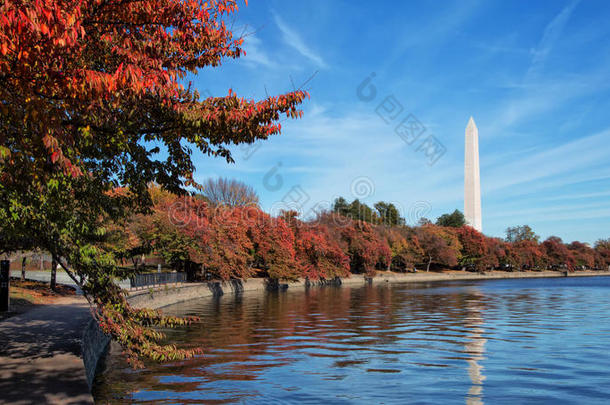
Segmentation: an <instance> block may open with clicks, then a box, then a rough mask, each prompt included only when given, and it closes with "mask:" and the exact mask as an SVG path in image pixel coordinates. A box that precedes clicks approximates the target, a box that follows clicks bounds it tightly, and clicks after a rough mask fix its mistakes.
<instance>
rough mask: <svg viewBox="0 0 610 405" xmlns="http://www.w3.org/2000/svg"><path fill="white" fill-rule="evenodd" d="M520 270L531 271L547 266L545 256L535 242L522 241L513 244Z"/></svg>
mask: <svg viewBox="0 0 610 405" xmlns="http://www.w3.org/2000/svg"><path fill="white" fill-rule="evenodd" d="M512 249H513V251H514V255H515V258H516V261H517V265H518V267H519V268H520V269H524V270H531V269H535V268H540V267H544V266H546V260H545V255H544V252H543V251H542V249H541V248H540V245H539V244H538V243H536V242H535V241H533V240H527V239H526V240H520V241H518V242H515V243H513V244H512Z"/></svg>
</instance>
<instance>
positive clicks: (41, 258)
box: [40, 253, 44, 271]
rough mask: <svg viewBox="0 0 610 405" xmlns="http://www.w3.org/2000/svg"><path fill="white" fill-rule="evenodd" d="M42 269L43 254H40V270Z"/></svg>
mask: <svg viewBox="0 0 610 405" xmlns="http://www.w3.org/2000/svg"><path fill="white" fill-rule="evenodd" d="M43 270H44V255H43V254H42V253H41V254H40V271H43Z"/></svg>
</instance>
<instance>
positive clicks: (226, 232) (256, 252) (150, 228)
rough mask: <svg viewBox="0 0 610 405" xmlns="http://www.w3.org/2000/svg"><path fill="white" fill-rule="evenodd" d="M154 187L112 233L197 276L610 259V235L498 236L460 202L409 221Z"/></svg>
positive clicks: (337, 207) (512, 232)
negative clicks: (147, 200)
mask: <svg viewBox="0 0 610 405" xmlns="http://www.w3.org/2000/svg"><path fill="white" fill-rule="evenodd" d="M232 187H235V184H233V185H232ZM216 191H217V190H216ZM151 193H152V197H153V201H154V207H153V210H152V212H151V213H150V214H138V215H134V216H133V217H132V219H131V220H130V221H129V223H127V224H123V225H121V226H118V225H114V226H115V228H116V232H114V233H113V234H114V235H115V236H114V237H113V238H111V240H110V241H108V242H107V243H109V244H111V245H112V246H113V247H114V249H115V252H116V254H117V256H118V257H121V258H123V259H124V260H129V259H131V260H133V263H134V265H136V266H137V265H138V260H139V258H140V257H142V255H146V254H151V253H152V254H155V255H158V256H160V257H162V258H163V259H164V260H165V262H166V263H167V264H169V265H170V266H172V267H174V268H176V269H180V270H186V271H188V272H190V273H191V275H192V276H194V277H200V278H201V277H205V276H208V277H210V276H212V277H219V278H222V279H230V278H248V277H255V276H258V277H270V278H281V279H294V278H299V277H309V278H315V279H317V278H325V279H330V278H334V277H336V276H346V275H348V274H349V273H366V274H368V275H373V274H374V273H375V272H376V271H378V270H384V271H385V270H391V271H396V272H408V271H413V270H414V269H415V268H417V269H419V270H429V269H431V268H455V269H468V270H472V271H484V270H490V269H502V270H509V271H512V270H544V269H557V270H559V269H564V270H576V269H608V266H610V239H607V240H599V241H598V242H597V243H596V244H595V246H594V247H591V246H589V245H588V244H586V243H581V242H572V243H569V244H566V243H563V242H562V240H561V239H560V238H558V237H550V238H548V239H546V240H545V241H543V242H539V238H538V236H537V235H536V234H535V233H534V232H533V231H532V230H531V228H530V227H529V226H527V225H525V226H519V227H514V228H509V229H507V237H506V239H501V238H492V237H488V236H485V235H483V234H482V233H480V232H478V231H476V230H475V229H473V228H472V227H469V226H467V225H465V222H464V216H463V215H462V213H461V212H460V211H458V210H456V211H454V212H453V213H450V214H445V215H442V216H441V217H439V218H438V219H437V221H436V223H432V222H431V221H428V220H426V219H422V220H421V221H420V223H419V224H418V225H417V226H407V225H405V220H404V219H403V218H401V217H400V215H399V212H398V210H397V209H396V207H395V206H394V205H393V204H389V203H384V202H380V203H377V204H375V206H374V208H371V207H368V206H366V205H365V204H363V203H361V202H359V201H358V200H355V201H353V202H351V203H348V202H347V201H346V200H345V199H343V198H339V199H337V200H336V201H335V203H334V205H333V207H332V209H331V210H329V211H328V212H322V213H319V214H318V216H317V218H315V219H312V220H308V221H302V220H300V219H299V218H298V214H297V213H296V212H294V211H284V212H282V213H281V214H280V215H279V216H278V217H272V216H270V215H269V214H267V213H265V212H264V211H262V210H261V209H260V208H259V206H258V204H257V203H258V197H256V195H255V194H253V195H251V196H250V198H239V199H235V201H239V203H237V204H235V203H233V204H225V203H223V201H219V200H214V201H212V200H211V199H210V198H209V197H208V196H206V195H205V194H204V195H198V196H186V197H184V196H180V197H179V196H176V195H173V194H170V193H167V192H165V191H162V190H160V189H159V188H153V189H152V190H151ZM216 194H218V193H216ZM232 195H234V194H232Z"/></svg>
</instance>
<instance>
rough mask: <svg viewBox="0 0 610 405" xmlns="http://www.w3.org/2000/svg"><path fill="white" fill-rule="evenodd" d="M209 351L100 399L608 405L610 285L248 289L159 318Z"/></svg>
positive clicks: (112, 388)
mask: <svg viewBox="0 0 610 405" xmlns="http://www.w3.org/2000/svg"><path fill="white" fill-rule="evenodd" d="M165 312H167V313H174V314H182V315H187V314H188V315H191V314H193V315H199V316H201V319H202V323H201V324H197V325H194V326H192V327H190V328H189V329H187V330H179V331H169V339H170V340H171V341H173V342H176V343H177V344H178V345H183V346H202V347H204V348H205V352H206V354H205V355H203V356H201V357H199V358H196V359H192V360H189V361H184V362H176V363H169V364H163V365H158V364H149V365H148V368H147V369H146V370H139V371H133V370H131V369H129V368H128V367H127V366H126V365H125V363H124V362H123V361H122V359H121V357H120V356H119V355H112V356H110V357H109V358H108V359H107V365H108V369H107V371H106V372H104V374H102V375H100V376H99V378H98V383H97V387H96V389H95V395H96V399H97V400H99V401H102V402H107V401H109V402H134V403H139V402H154V403H172V404H173V403H231V402H247V403H265V404H275V403H416V402H418V403H469V404H483V403H493V404H496V403H512V404H520V403H532V402H535V403H541V402H544V403H553V404H561V403H609V401H610V319H609V318H610V277H609V278H606V277H594V278H588V277H583V278H560V279H529V280H498V281H483V282H452V283H434V284H432V283H430V284H420V285H414V284H410V285H407V284H395V285H384V286H377V285H373V286H364V287H357V288H355V287H347V286H344V287H323V288H313V289H310V290H307V291H285V292H277V293H267V294H265V295H263V294H260V293H253V294H248V293H246V294H244V295H242V296H230V295H227V296H224V297H221V298H217V299H205V300H204V299H202V300H198V301H191V302H188V303H184V304H179V305H176V306H173V307H170V308H168V309H166V311H165Z"/></svg>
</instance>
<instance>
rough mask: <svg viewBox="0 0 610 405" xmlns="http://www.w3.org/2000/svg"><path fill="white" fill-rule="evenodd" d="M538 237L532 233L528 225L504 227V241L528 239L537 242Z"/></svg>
mask: <svg viewBox="0 0 610 405" xmlns="http://www.w3.org/2000/svg"><path fill="white" fill-rule="evenodd" d="M539 239H540V237H539V236H538V235H536V234H535V233H534V231H533V230H532V228H530V226H529V225H522V226H513V227H509V228H506V241H507V242H511V243H515V242H521V241H523V240H529V241H532V242H536V243H538V240H539Z"/></svg>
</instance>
